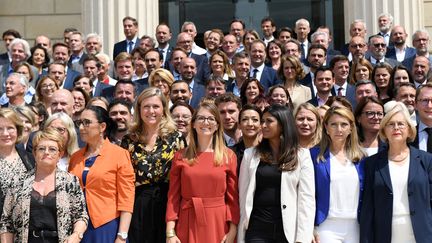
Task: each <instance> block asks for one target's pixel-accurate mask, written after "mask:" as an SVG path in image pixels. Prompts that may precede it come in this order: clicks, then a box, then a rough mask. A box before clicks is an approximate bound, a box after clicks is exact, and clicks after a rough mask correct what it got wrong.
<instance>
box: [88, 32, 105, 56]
mask: <svg viewBox="0 0 432 243" xmlns="http://www.w3.org/2000/svg"><path fill="white" fill-rule="evenodd" d="M85 50H86V53H87V54H88V55H97V54H99V53H100V52H101V50H102V38H101V37H100V35H98V34H96V33H90V34H88V35H87V36H86V40H85Z"/></svg>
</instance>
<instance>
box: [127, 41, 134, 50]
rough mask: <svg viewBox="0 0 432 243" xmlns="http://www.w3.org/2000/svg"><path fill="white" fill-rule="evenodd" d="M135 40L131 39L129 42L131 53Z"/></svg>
mask: <svg viewBox="0 0 432 243" xmlns="http://www.w3.org/2000/svg"><path fill="white" fill-rule="evenodd" d="M133 44H134V43H133V41H129V43H128V47H129V51H128V52H129V53H131V52H132V48H133Z"/></svg>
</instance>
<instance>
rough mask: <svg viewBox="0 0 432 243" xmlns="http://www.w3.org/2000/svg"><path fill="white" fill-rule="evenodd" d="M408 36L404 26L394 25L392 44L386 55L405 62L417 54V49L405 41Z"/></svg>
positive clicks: (391, 37) (391, 34) (391, 36)
mask: <svg viewBox="0 0 432 243" xmlns="http://www.w3.org/2000/svg"><path fill="white" fill-rule="evenodd" d="M407 37H408V35H407V33H406V32H405V28H404V27H403V26H400V25H396V26H394V27H393V28H392V31H391V33H390V43H391V45H390V46H389V47H388V48H387V54H386V57H388V58H392V59H395V60H397V61H398V62H403V61H404V60H405V59H408V58H410V57H412V56H415V54H416V51H415V49H414V48H412V47H409V46H407V45H406V43H405V42H406V38H407Z"/></svg>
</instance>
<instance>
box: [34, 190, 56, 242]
mask: <svg viewBox="0 0 432 243" xmlns="http://www.w3.org/2000/svg"><path fill="white" fill-rule="evenodd" d="M29 223H30V224H29V236H30V237H29V242H46V243H48V242H58V237H53V238H51V237H50V238H45V239H44V240H43V239H42V237H34V236H33V231H36V233H35V235H36V236H39V235H40V231H41V230H44V231H57V208H56V193H55V191H52V192H50V193H48V195H46V196H42V195H41V194H39V192H37V191H36V190H34V189H33V191H32V192H31V200H30V222H29Z"/></svg>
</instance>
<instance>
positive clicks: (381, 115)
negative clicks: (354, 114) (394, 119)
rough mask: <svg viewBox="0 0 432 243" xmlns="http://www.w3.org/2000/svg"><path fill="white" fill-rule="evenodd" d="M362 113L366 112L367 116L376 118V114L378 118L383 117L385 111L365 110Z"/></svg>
mask: <svg viewBox="0 0 432 243" xmlns="http://www.w3.org/2000/svg"><path fill="white" fill-rule="evenodd" d="M362 113H363V114H365V115H366V117H367V118H374V117H375V116H376V117H377V118H383V117H384V112H381V111H365V112H362Z"/></svg>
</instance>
